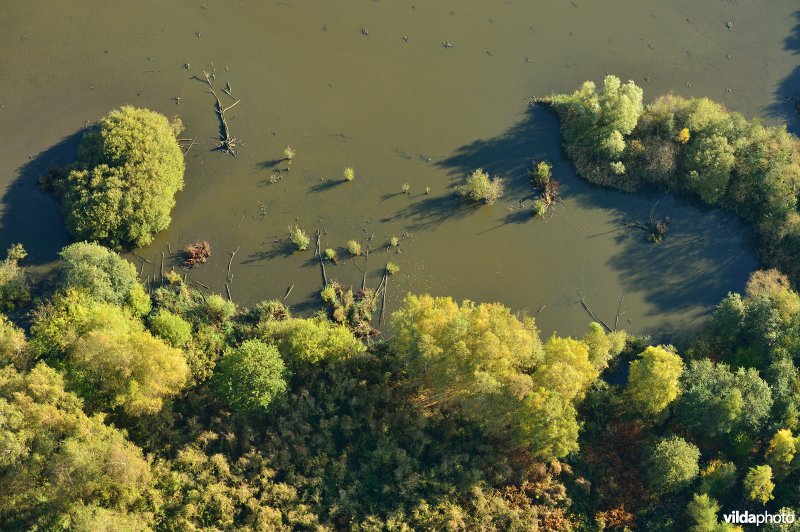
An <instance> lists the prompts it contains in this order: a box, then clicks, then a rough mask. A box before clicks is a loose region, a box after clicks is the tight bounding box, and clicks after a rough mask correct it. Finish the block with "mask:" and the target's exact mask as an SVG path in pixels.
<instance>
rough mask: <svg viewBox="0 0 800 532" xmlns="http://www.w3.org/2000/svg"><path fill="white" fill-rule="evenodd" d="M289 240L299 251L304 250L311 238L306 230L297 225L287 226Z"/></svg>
mask: <svg viewBox="0 0 800 532" xmlns="http://www.w3.org/2000/svg"><path fill="white" fill-rule="evenodd" d="M289 240H290V241H291V242H292V244H294V245H295V247H297V249H298V250H299V251H305V250H306V249H308V245H309V244H310V243H311V239H310V238H308V235H307V234H306V232H305V231H303V230H302V229H300V227H299V226H297V225H295V226H290V227H289Z"/></svg>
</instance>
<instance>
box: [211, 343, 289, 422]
mask: <svg viewBox="0 0 800 532" xmlns="http://www.w3.org/2000/svg"><path fill="white" fill-rule="evenodd" d="M286 377H287V371H286V366H285V365H284V363H283V360H282V359H281V356H280V354H279V353H278V350H277V349H276V348H275V346H272V345H268V344H265V343H264V342H261V341H259V340H247V341H246V342H244V343H243V344H242V345H241V346H239V347H237V348H235V349H231V350H230V351H228V352H226V353H225V355H224V356H223V357H222V359H220V361H219V363H218V364H217V371H216V374H215V375H214V378H213V387H214V389H215V390H216V392H217V394H218V395H219V396H220V397H221V398H222V399H223V400H224V401H225V402H226V403H228V404H229V405H230V406H232V407H233V408H235V409H237V410H240V411H242V412H245V413H251V414H254V413H259V412H264V411H266V410H267V409H268V408H269V406H270V404H271V403H272V402H273V401H274V400H275V399H276V398H277V397H279V396H281V395H282V394H284V393H285V392H286V388H287V387H286Z"/></svg>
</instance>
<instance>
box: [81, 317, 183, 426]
mask: <svg viewBox="0 0 800 532" xmlns="http://www.w3.org/2000/svg"><path fill="white" fill-rule="evenodd" d="M91 314H92V317H91V318H90V320H91V321H94V322H95V323H98V322H100V323H99V324H98V325H96V326H93V327H92V328H91V329H89V330H88V331H87V332H85V333H83V334H81V335H80V336H79V337H78V339H77V340H76V341H75V342H74V343H73V344H72V345H71V346H69V348H68V350H67V370H68V371H67V375H68V378H69V381H70V385H71V386H72V387H74V388H75V389H77V390H78V391H79V393H80V395H81V396H82V397H84V398H85V399H86V401H87V403H88V404H89V405H90V406H91V407H93V408H95V409H104V408H114V407H121V408H122V409H123V410H124V411H125V412H126V413H128V414H129V415H133V416H138V415H143V414H155V413H157V412H158V411H160V410H161V408H162V406H163V402H164V400H165V399H166V398H169V397H171V396H174V395H176V394H177V393H178V392H179V391H180V390H181V388H183V387H184V386H185V385H186V382H187V379H188V374H189V369H188V366H187V364H186V359H185V358H184V356H183V353H182V352H181V351H180V350H178V349H175V348H174V347H171V346H169V345H167V344H165V343H164V342H163V341H162V340H160V339H159V338H155V337H154V336H152V335H151V334H150V333H149V332H148V331H146V330H144V327H143V326H142V324H141V323H140V322H139V321H138V320H135V319H133V318H131V317H130V316H129V315H127V314H126V313H125V312H124V311H123V310H122V309H120V308H119V307H116V306H113V305H110V304H107V303H102V304H98V305H96V306H94V307H93V308H92V309H91ZM100 316H102V318H100ZM98 318H99V319H98Z"/></svg>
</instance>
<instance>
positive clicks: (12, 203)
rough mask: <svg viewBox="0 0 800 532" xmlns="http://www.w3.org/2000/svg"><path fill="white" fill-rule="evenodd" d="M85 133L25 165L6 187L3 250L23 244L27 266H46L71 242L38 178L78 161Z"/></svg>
mask: <svg viewBox="0 0 800 532" xmlns="http://www.w3.org/2000/svg"><path fill="white" fill-rule="evenodd" d="M82 137H83V131H77V132H75V133H73V134H71V135H69V136H67V137H64V138H63V139H62V140H61V141H59V142H58V143H57V144H55V145H53V146H51V147H50V148H48V149H46V150H45V151H43V152H41V153H39V154H38V155H37V156H35V157H33V158H31V159H29V160H28V161H27V162H26V163H25V164H24V165H22V166H21V167H20V168H19V169H18V171H17V174H16V176H15V177H14V178H13V179H12V180H11V182H10V183H9V184H8V185H7V187H6V190H5V193H4V195H3V199H2V209H3V212H2V215H1V216H0V250H5V249H7V248H8V247H9V246H10V245H11V244H14V243H16V242H20V243H22V244H23V245H24V246H25V249H26V250H28V257H27V258H26V259H25V264H31V265H37V264H45V263H48V262H51V261H53V260H55V259H56V258H57V257H58V251H59V250H60V249H61V248H62V247H64V246H66V245H67V244H69V243H70V242H71V240H72V239H71V237H70V235H69V233H67V229H66V227H65V225H64V221H63V218H62V217H61V213H60V212H59V210H58V204H57V202H56V199H55V196H54V195H53V194H52V193H50V192H45V191H44V190H42V188H41V186H40V184H39V178H40V177H41V176H43V175H45V174H46V173H47V172H48V170H49V169H50V168H52V167H53V166H60V167H64V166H66V165H68V164H70V163H72V162H74V160H75V156H76V153H77V150H78V144H79V143H80V140H81V138H82Z"/></svg>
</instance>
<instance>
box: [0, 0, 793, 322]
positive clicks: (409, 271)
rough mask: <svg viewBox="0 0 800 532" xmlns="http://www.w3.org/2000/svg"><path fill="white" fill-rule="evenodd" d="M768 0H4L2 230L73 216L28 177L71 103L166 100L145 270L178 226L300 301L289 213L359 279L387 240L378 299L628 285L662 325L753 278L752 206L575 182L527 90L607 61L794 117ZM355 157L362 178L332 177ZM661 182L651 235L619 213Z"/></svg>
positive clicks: (567, 301)
mask: <svg viewBox="0 0 800 532" xmlns="http://www.w3.org/2000/svg"><path fill="white" fill-rule="evenodd" d="M110 6H113V7H110ZM769 6H770V9H769V10H765V9H763V3H761V2H756V1H743V0H742V1H707V2H688V1H681V2H658V1H654V0H653V1H635V2H634V1H605V2H597V1H588V0H577V1H574V2H568V1H561V0H551V1H521V0H514V1H501V0H496V1H495V0H491V1H487V0H482V1H477V0H475V1H473V0H470V1H465V0H462V1H438V0H433V1H430V2H424V3H422V2H420V3H416V4H415V3H413V2H410V3H409V2H392V1H389V0H383V1H371V0H329V1H325V2H311V1H301V0H289V1H284V2H254V1H243V2H227V1H226V2H222V1H212V0H197V1H184V0H180V1H171V2H157V1H155V0H151V1H138V2H120V3H114V4H109V3H107V2H100V1H94V0H82V1H81V2H70V3H65V2H54V1H41V0H40V1H32V2H6V3H5V5H3V6H2V8H0V47H1V48H2V50H3V51H4V54H3V59H2V60H0V120H2V123H3V124H4V128H3V132H2V133H1V134H0V186H1V187H2V188H3V200H2V218H1V219H0V222H1V223H2V227H0V239H2V244H3V245H4V246H8V245H9V244H10V243H12V242H22V243H23V244H24V245H25V246H26V247H27V248H28V249H29V250H30V252H31V256H30V260H31V261H32V262H33V263H35V264H37V265H40V266H41V267H42V269H43V270H44V269H46V268H47V265H48V264H49V263H50V262H51V261H52V260H54V258H55V252H54V251H53V250H57V249H59V248H60V247H62V246H63V245H65V244H66V243H67V242H68V241H69V236H68V234H67V233H66V230H65V228H64V224H63V221H62V219H61V217H60V215H59V213H58V210H57V207H56V202H55V200H54V199H53V198H52V197H51V195H49V194H47V193H46V192H43V191H41V190H40V188H39V184H38V177H39V176H40V175H42V174H43V173H45V172H46V171H47V169H48V168H49V167H50V166H51V165H53V164H64V163H68V162H70V161H71V160H73V159H74V158H75V151H76V146H77V142H78V140H79V139H80V136H81V134H82V131H83V128H84V127H85V125H86V124H88V123H93V122H95V121H97V120H98V119H99V118H100V117H101V116H103V115H105V114H106V113H107V112H108V111H109V110H110V109H113V108H116V107H119V106H121V105H124V104H131V105H136V106H141V107H148V108H151V109H154V110H157V111H159V112H161V113H163V114H165V115H167V116H173V115H178V116H180V118H181V119H182V121H183V123H184V125H185V131H184V132H183V133H182V137H183V138H186V139H189V140H188V141H187V142H183V143H182V144H183V147H184V149H185V150H186V164H187V167H186V177H185V179H186V185H185V188H184V190H183V191H182V192H181V193H179V194H178V196H177V205H176V207H175V208H174V210H173V213H172V218H173V220H172V223H171V225H170V227H169V228H168V229H167V230H165V231H163V232H162V233H160V234H159V235H158V236H157V237H156V240H155V242H154V243H153V244H152V245H150V246H148V247H147V248H144V249H139V250H136V253H135V254H129V255H128V257H129V258H130V260H131V261H132V262H134V263H135V264H136V265H137V268H139V267H140V266H141V267H142V274H143V276H150V277H151V279H152V277H153V276H154V275H157V273H158V270H159V267H160V262H161V260H162V259H161V257H162V253H164V257H165V259H164V260H165V269H169V268H171V267H173V266H174V267H175V268H176V269H178V268H179V267H180V261H181V257H180V255H179V253H178V252H179V250H181V249H182V248H183V247H184V246H186V245H187V244H189V243H192V242H195V241H197V240H201V241H202V240H206V241H208V242H209V243H210V244H211V247H212V256H211V258H210V260H209V262H208V263H207V264H204V265H203V266H201V267H199V268H197V269H196V270H193V271H191V272H190V276H191V277H192V278H193V279H195V280H196V281H198V282H199V283H202V284H203V285H206V286H208V287H209V289H210V290H212V291H215V292H219V293H225V292H226V286H225V282H226V278H228V271H229V270H228V269H229V268H230V273H231V276H230V279H231V280H230V282H229V283H228V285H229V288H228V289H229V290H230V294H231V296H232V298H233V300H234V301H236V302H237V303H241V304H244V305H251V304H253V303H255V302H258V301H260V300H264V299H274V298H278V299H281V298H284V296H285V295H286V294H287V292H289V293H288V297H287V299H286V302H287V303H288V304H289V305H290V306H291V307H292V308H293V309H295V310H296V311H297V312H301V313H302V312H308V311H311V310H313V309H315V308H317V307H318V305H319V296H318V294H319V291H320V289H321V288H322V282H321V275H320V268H319V262H318V260H317V258H316V257H315V256H314V246H313V245H311V246H309V248H308V249H307V250H306V251H302V252H301V251H295V250H293V249H292V248H291V247H290V246H289V244H288V229H287V227H288V226H293V225H297V226H299V227H301V228H303V229H304V230H305V231H306V232H307V233H308V234H309V235H310V236H311V237H312V242H313V240H314V235H315V234H316V232H317V231H320V232H321V244H322V247H323V248H326V247H330V248H334V249H336V250H337V251H338V255H339V261H338V264H336V265H333V264H331V265H328V266H327V276H328V277H329V278H334V279H338V280H339V281H341V282H342V283H344V284H352V285H357V286H360V284H361V282H362V270H363V269H364V267H365V266H366V267H367V272H366V273H367V275H366V282H367V284H368V285H370V286H373V287H375V286H377V285H378V284H379V283H380V282H381V277H382V275H383V268H384V265H385V264H386V262H387V261H389V260H390V261H392V262H394V263H396V264H397V265H398V266H399V267H400V271H399V273H398V274H397V275H395V276H393V277H392V278H391V281H390V283H389V287H388V290H387V305H388V307H387V308H388V311H391V310H392V308H393V306H394V305H396V304H397V302H398V301H399V300H400V298H401V297H402V296H403V295H404V294H405V293H407V292H409V291H411V292H415V293H430V294H433V295H452V296H453V297H456V298H459V299H471V300H475V301H500V302H502V303H504V304H506V305H508V306H510V307H511V308H512V309H514V310H517V311H527V312H528V313H529V314H531V315H535V316H536V320H537V324H538V326H539V327H540V328H541V329H542V331H543V335H545V336H547V335H549V334H550V333H552V332H554V331H558V332H559V333H561V334H579V333H581V332H582V331H583V330H584V326H583V324H585V323H586V322H588V321H589V316H588V315H587V314H586V310H584V308H583V307H582V306H581V304H580V301H579V298H578V294H581V295H582V296H583V297H584V298H585V301H586V302H588V303H589V304H590V306H591V308H592V310H593V311H594V312H595V313H596V314H597V315H598V316H599V317H600V318H601V319H604V320H605V321H607V322H611V321H613V320H614V317H615V315H617V313H618V308H619V310H622V311H623V312H622V314H621V316H622V317H621V318H620V321H621V322H623V323H621V324H620V326H621V327H624V328H626V329H629V330H631V331H633V332H652V333H655V334H656V335H660V334H664V333H668V332H669V329H672V328H681V327H682V326H686V325H692V324H694V323H696V321H697V319H698V318H701V317H703V316H706V315H707V314H708V311H709V308H710V307H711V306H713V305H715V304H716V303H717V302H718V301H719V300H720V299H721V298H723V297H724V296H725V294H727V293H728V292H729V291H741V290H742V288H743V286H744V283H745V281H746V280H747V277H748V275H749V274H750V272H751V271H753V270H754V269H755V268H757V266H758V260H757V256H756V253H755V251H754V249H755V248H754V245H753V242H752V237H751V236H750V232H749V230H748V228H747V227H746V225H745V224H744V223H742V222H740V221H739V220H738V219H737V218H735V217H734V216H733V215H730V214H729V213H725V212H721V211H718V210H712V209H708V208H706V207H702V206H695V205H693V204H691V203H689V202H686V201H678V200H675V199H673V198H671V197H669V196H666V195H662V194H659V193H657V192H649V193H641V194H625V193H622V192H617V191H611V190H607V189H602V188H599V187H596V186H593V185H590V184H588V183H587V182H585V181H583V180H581V179H580V178H578V177H577V176H576V175H575V172H574V169H573V168H572V166H571V164H570V163H569V161H567V160H566V159H565V158H564V156H563V154H562V152H561V140H560V136H559V125H558V119H557V117H556V116H555V115H554V114H552V113H550V112H549V111H547V110H546V109H543V108H540V107H530V106H529V105H528V103H527V100H528V98H530V97H532V96H544V95H548V94H551V93H554V92H571V91H572V90H573V89H574V88H575V87H577V86H578V85H579V84H580V83H581V82H582V81H584V80H586V79H593V80H598V81H599V80H601V79H602V78H603V76H604V75H605V73H606V72H609V73H613V74H616V75H618V76H619V77H620V78H622V79H623V80H627V79H632V80H634V81H635V82H636V83H637V84H639V85H640V86H642V87H643V88H644V90H645V100H646V101H649V100H651V99H652V98H655V97H656V96H658V95H661V94H664V93H668V92H674V93H676V94H680V95H684V96H707V97H710V98H713V99H715V100H717V101H720V102H721V103H723V104H724V105H726V106H727V107H728V108H729V109H731V110H734V111H739V112H742V113H743V114H745V115H746V116H748V117H752V116H759V115H760V116H763V117H764V120H765V122H767V123H770V124H777V123H780V122H782V121H787V122H788V123H789V126H790V129H793V130H796V127H795V126H796V125H797V122H796V114H795V111H794V107H793V105H792V104H791V102H790V101H789V100H788V99H789V98H790V97H792V96H793V95H794V93H795V91H796V88H794V86H793V82H794V81H796V80H797V71H796V70H795V68H794V65H795V63H796V53H797V50H798V42H797V37H796V33H797V29H796V26H797V24H798V18H797V4H796V3H795V2H789V1H782V0H781V1H773V2H770V3H769ZM204 71H205V72H209V73H213V78H212V85H213V88H214V89H215V91H216V93H217V94H218V95H219V96H220V98H221V100H222V102H223V104H224V105H231V104H233V103H234V102H235V101H237V100H238V101H239V103H237V104H236V106H235V107H232V108H229V110H227V111H226V118H227V126H228V127H229V130H230V133H231V134H232V135H233V136H234V137H235V138H236V139H238V144H237V149H236V151H237V154H236V157H233V156H231V155H229V154H226V153H223V152H221V151H219V150H215V147H216V146H217V145H218V144H219V133H220V122H219V120H218V117H217V115H216V113H215V109H214V103H215V99H214V96H213V95H212V94H211V92H210V91H209V86H208V84H207V83H206V80H205V78H204V75H203V72H204ZM223 89H224V90H223ZM228 93H229V94H228ZM231 95H232V97H231ZM287 146H291V147H292V148H293V150H294V151H295V155H294V156H293V158H292V160H291V164H289V161H287V160H285V159H284V149H285V148H286V147H287ZM542 159H546V160H548V161H550V162H551V163H552V164H553V176H554V177H555V178H556V179H558V180H560V181H561V182H562V187H561V191H560V192H561V194H560V197H561V199H562V201H560V202H559V203H558V204H557V205H556V206H555V208H554V209H552V211H551V212H549V213H548V214H547V216H546V217H545V218H544V219H535V218H533V217H532V216H531V214H530V212H531V211H530V208H529V207H530V203H531V199H532V198H533V197H534V191H533V190H532V187H531V184H530V180H529V178H528V171H529V170H530V168H531V163H532V161H538V160H542ZM348 167H351V168H353V169H354V171H355V178H354V179H353V180H352V181H346V180H345V179H344V178H343V172H344V170H345V168H348ZM477 168H483V169H485V170H486V171H487V172H489V173H490V174H491V175H493V176H494V175H497V176H500V177H502V178H503V180H504V185H505V194H504V195H503V197H502V198H500V199H499V200H498V201H497V202H496V203H495V204H494V205H486V206H483V205H482V206H475V205H471V204H469V203H467V202H465V201H464V200H463V198H460V197H459V196H457V195H456V193H455V192H456V187H457V186H458V185H459V184H460V183H461V182H462V181H463V179H464V177H465V176H466V175H468V174H469V173H471V172H472V171H474V170H475V169H477ZM654 206H655V209H654V212H656V213H657V214H658V215H659V216H666V215H668V216H669V217H670V220H671V223H670V230H669V235H668V237H667V238H666V239H665V240H664V241H663V242H661V243H659V244H657V245H654V244H651V243H649V242H648V241H647V239H646V237H645V236H646V235H644V234H643V233H642V232H641V231H637V230H635V229H634V228H630V227H626V224H629V223H631V222H635V221H640V220H646V219H647V218H648V216H649V213H650V212H651V209H653V208H654ZM393 237H397V239H398V240H399V242H397V244H398V245H397V246H393V245H391V240H392V238H393ZM349 240H357V241H360V242H361V244H362V246H363V247H365V248H366V247H369V248H370V249H371V253H370V255H369V261H368V263H366V264H365V261H364V257H358V258H356V259H352V258H351V257H350V256H349V254H348V253H347V251H346V248H345V246H346V244H347V242H348V241H349ZM234 251H235V252H236V253H235V255H233V257H232V258H231V254H232V253H234ZM141 257H143V258H145V259H147V261H149V263H148V262H143V260H142V258H141ZM354 260H355V261H357V263H356V264H354V263H353V262H354ZM292 287H293V288H292ZM290 288H291V290H290ZM623 295H624V301H623V302H622V305H621V306H620V300H621V298H622V296H623Z"/></svg>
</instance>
